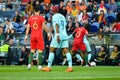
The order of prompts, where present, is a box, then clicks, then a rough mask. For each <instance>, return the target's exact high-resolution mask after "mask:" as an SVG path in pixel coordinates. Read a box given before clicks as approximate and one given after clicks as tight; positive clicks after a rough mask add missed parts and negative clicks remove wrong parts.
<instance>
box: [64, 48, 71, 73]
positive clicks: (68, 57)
mask: <svg viewBox="0 0 120 80" xmlns="http://www.w3.org/2000/svg"><path fill="white" fill-rule="evenodd" d="M63 50H64V53H66V58H67V61H68V69H67V70H66V72H72V71H73V69H72V56H71V54H70V52H69V50H68V48H64V49H63Z"/></svg>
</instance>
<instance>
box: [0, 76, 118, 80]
mask: <svg viewBox="0 0 120 80" xmlns="http://www.w3.org/2000/svg"><path fill="white" fill-rule="evenodd" d="M1 78H6V79H11V78H12V79H22V80H26V79H32V80H36V79H39V80H40V79H42V80H46V79H47V80H51V79H52V80H56V79H59V80H63V79H64V80H67V79H70V80H72V79H100V78H101V79H103V78H106V79H107V78H113V79H114V78H120V76H104V77H53V78H48V77H47V76H46V77H31V78H29V77H28V78H27V77H25V78H24V77H0V79H1Z"/></svg>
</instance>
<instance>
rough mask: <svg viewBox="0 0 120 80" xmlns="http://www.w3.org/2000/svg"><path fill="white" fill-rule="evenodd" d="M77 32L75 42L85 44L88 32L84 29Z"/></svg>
mask: <svg viewBox="0 0 120 80" xmlns="http://www.w3.org/2000/svg"><path fill="white" fill-rule="evenodd" d="M75 32H76V34H75V39H74V40H79V41H80V42H83V38H84V35H86V34H88V31H87V30H86V29H85V28H84V27H79V28H76V29H75Z"/></svg>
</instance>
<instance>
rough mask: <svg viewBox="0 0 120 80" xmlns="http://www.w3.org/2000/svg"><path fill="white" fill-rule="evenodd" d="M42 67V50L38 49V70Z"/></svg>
mask: <svg viewBox="0 0 120 80" xmlns="http://www.w3.org/2000/svg"><path fill="white" fill-rule="evenodd" d="M41 68H42V50H38V70H41Z"/></svg>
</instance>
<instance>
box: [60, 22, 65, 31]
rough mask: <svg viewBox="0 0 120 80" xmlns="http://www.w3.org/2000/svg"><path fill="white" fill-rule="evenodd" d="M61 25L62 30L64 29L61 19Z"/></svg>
mask: <svg viewBox="0 0 120 80" xmlns="http://www.w3.org/2000/svg"><path fill="white" fill-rule="evenodd" d="M61 25H62V30H64V22H63V21H61Z"/></svg>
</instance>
